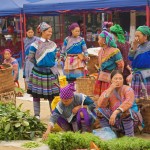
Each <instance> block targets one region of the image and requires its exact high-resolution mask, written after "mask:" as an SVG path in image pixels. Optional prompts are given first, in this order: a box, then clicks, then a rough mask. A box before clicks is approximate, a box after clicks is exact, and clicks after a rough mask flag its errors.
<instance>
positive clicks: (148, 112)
mask: <svg viewBox="0 0 150 150" xmlns="http://www.w3.org/2000/svg"><path fill="white" fill-rule="evenodd" d="M137 104H138V106H139V108H140V111H141V114H142V117H143V121H144V125H145V127H144V129H143V132H145V133H149V134H150V100H139V101H138V102H137Z"/></svg>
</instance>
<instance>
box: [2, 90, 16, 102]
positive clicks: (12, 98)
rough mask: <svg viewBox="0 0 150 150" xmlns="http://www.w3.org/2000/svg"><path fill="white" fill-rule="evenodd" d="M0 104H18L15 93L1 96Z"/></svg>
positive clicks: (6, 93)
mask: <svg viewBox="0 0 150 150" xmlns="http://www.w3.org/2000/svg"><path fill="white" fill-rule="evenodd" d="M0 102H2V103H13V104H16V95H15V91H10V92H5V93H1V94H0Z"/></svg>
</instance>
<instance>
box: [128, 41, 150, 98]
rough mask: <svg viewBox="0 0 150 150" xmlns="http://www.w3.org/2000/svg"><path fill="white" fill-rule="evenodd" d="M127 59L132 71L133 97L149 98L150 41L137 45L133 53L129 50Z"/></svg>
mask: <svg viewBox="0 0 150 150" xmlns="http://www.w3.org/2000/svg"><path fill="white" fill-rule="evenodd" d="M129 59H130V60H131V61H132V69H133V71H134V72H133V78H132V83H131V86H132V88H133V90H134V92H135V97H136V98H140V97H145V96H149V97H150V73H149V71H150V41H148V42H145V43H144V44H141V45H139V46H138V48H137V50H135V51H133V50H131V51H130V52H129ZM144 72H145V73H144ZM146 72H147V73H146Z"/></svg>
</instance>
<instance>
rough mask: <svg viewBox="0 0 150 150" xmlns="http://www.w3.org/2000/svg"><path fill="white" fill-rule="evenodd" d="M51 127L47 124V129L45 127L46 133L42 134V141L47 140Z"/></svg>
mask: <svg viewBox="0 0 150 150" xmlns="http://www.w3.org/2000/svg"><path fill="white" fill-rule="evenodd" d="M51 128H52V127H51V125H50V124H49V125H48V127H47V130H46V132H45V133H44V134H43V136H42V139H43V140H46V139H47V138H48V135H49V133H50V132H51Z"/></svg>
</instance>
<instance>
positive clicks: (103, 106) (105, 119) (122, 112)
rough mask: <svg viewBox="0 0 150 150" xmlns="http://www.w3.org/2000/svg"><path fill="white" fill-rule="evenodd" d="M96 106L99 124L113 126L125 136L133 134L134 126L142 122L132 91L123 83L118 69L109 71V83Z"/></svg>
mask: <svg viewBox="0 0 150 150" xmlns="http://www.w3.org/2000/svg"><path fill="white" fill-rule="evenodd" d="M98 107H99V109H98V110H99V113H100V114H99V116H100V124H101V126H102V127H114V128H116V129H117V130H119V131H120V132H123V133H124V134H125V135H126V136H134V127H137V126H139V125H140V126H141V125H142V123H143V121H142V116H141V114H140V112H139V111H138V106H137V105H136V103H135V97H134V91H133V89H132V88H131V87H129V86H127V85H123V74H122V72H121V71H119V70H114V71H113V72H112V73H111V85H110V87H109V88H108V89H107V90H105V91H104V92H103V93H102V95H101V96H100V98H99V100H98Z"/></svg>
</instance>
